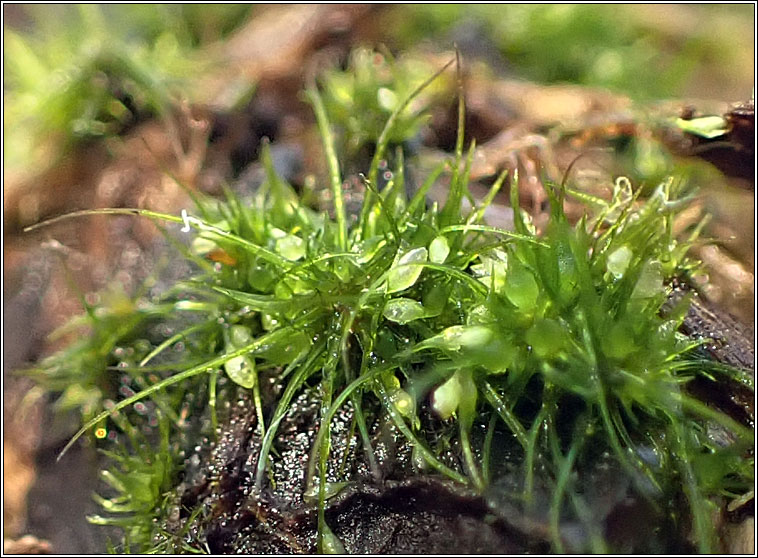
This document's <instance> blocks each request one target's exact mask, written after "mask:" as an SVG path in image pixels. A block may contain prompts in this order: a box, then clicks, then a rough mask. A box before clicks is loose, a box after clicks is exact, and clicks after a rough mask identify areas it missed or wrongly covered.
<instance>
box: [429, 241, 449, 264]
mask: <svg viewBox="0 0 758 558" xmlns="http://www.w3.org/2000/svg"><path fill="white" fill-rule="evenodd" d="M449 253H450V245H449V244H448V242H447V238H445V237H444V236H438V237H437V238H435V239H434V240H432V243H431V244H430V245H429V260H430V261H432V262H434V263H445V260H446V259H447V256H448V254H449Z"/></svg>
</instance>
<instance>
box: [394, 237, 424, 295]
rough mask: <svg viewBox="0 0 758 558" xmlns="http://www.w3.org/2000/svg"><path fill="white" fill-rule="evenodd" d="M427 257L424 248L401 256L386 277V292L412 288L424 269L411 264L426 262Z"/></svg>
mask: <svg viewBox="0 0 758 558" xmlns="http://www.w3.org/2000/svg"><path fill="white" fill-rule="evenodd" d="M427 256H428V251H427V249H426V248H424V247H421V248H414V249H413V250H410V251H408V252H406V253H405V254H404V255H403V256H401V257H400V258H399V259H398V260H397V262H395V264H394V265H393V266H392V269H390V272H389V274H388V276H387V292H388V293H395V292H398V291H404V290H405V289H407V288H409V287H412V286H413V285H414V284H415V283H416V281H417V280H418V278H419V276H420V275H421V272H422V271H423V269H424V268H423V266H420V265H413V264H415V263H423V262H426V260H427Z"/></svg>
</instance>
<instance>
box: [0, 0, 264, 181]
mask: <svg viewBox="0 0 758 558" xmlns="http://www.w3.org/2000/svg"><path fill="white" fill-rule="evenodd" d="M37 8H39V7H36V6H34V7H29V6H27V7H25V9H24V15H25V16H26V17H27V18H29V20H30V23H31V24H32V25H31V29H30V30H29V31H28V32H26V33H21V32H17V31H15V30H11V29H5V30H4V31H5V33H4V41H3V46H4V48H5V54H4V60H5V64H6V70H7V75H6V79H7V87H6V89H5V90H4V92H3V101H4V109H3V110H4V113H3V114H4V117H5V127H4V132H5V134H6V138H8V139H9V141H7V142H5V145H4V155H5V164H6V165H7V166H8V167H9V168H11V169H13V170H25V169H29V168H39V167H40V166H41V165H45V164H49V162H50V161H51V160H55V159H56V158H57V157H60V156H63V155H65V154H66V153H67V152H68V150H69V149H70V148H71V147H72V146H74V145H76V144H79V143H81V142H84V141H91V140H94V139H99V138H103V137H110V136H113V135H117V134H119V133H121V132H122V131H124V130H125V129H128V128H129V127H131V126H133V125H134V124H135V123H136V122H138V121H139V120H141V119H143V118H145V117H147V116H154V115H160V116H165V115H167V113H168V112H169V111H170V109H171V105H172V101H173V97H174V95H175V94H176V92H177V91H178V90H181V91H182V92H183V93H184V94H185V95H186V94H188V93H189V91H190V90H191V89H192V86H193V84H194V82H193V76H196V75H198V73H199V72H198V70H199V69H202V68H207V67H208V66H207V65H208V61H207V58H208V57H207V55H206V56H199V55H198V50H197V49H198V47H199V46H201V45H202V44H203V43H207V42H210V41H212V40H214V39H217V38H219V37H220V36H221V35H222V33H226V32H228V31H229V30H230V29H231V28H233V26H234V25H238V24H239V22H240V21H242V20H243V17H244V15H245V14H246V12H247V11H248V10H249V8H248V7H245V6H237V7H235V6H221V7H212V6H203V10H202V16H201V15H200V12H199V11H198V10H196V9H195V8H194V7H192V6H144V7H137V6H128V7H125V6H107V7H100V6H96V5H82V6H78V7H77V8H76V9H74V8H72V7H69V6H53V7H51V6H44V7H42V8H41V9H37Z"/></svg>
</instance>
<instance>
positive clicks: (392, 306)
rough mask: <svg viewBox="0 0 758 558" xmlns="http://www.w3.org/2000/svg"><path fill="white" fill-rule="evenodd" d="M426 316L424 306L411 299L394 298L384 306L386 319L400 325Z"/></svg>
mask: <svg viewBox="0 0 758 558" xmlns="http://www.w3.org/2000/svg"><path fill="white" fill-rule="evenodd" d="M424 315H425V312H424V307H423V305H422V304H421V303H420V302H417V301H415V300H411V299H409V298H393V299H392V300H390V301H389V302H387V304H386V305H385V306H384V317H385V318H387V319H388V320H390V321H392V322H396V323H398V324H406V323H408V322H412V321H413V320H418V319H419V318H423V317H424Z"/></svg>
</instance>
